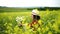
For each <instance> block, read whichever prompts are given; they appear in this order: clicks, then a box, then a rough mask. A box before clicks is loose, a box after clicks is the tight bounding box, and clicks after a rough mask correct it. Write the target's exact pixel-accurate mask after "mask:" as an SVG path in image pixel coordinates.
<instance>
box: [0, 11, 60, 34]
mask: <svg viewBox="0 0 60 34" xmlns="http://www.w3.org/2000/svg"><path fill="white" fill-rule="evenodd" d="M17 16H18V17H17ZM20 16H23V17H24V18H21V17H20ZM40 17H41V19H40V20H39V21H38V22H39V24H40V26H39V27H38V24H36V25H33V26H34V27H36V28H37V29H36V30H35V31H33V28H31V27H29V26H28V24H29V23H31V22H32V17H31V12H28V11H27V12H3V13H0V34H60V10H57V11H55V10H53V11H49V10H46V11H40ZM19 18H21V20H23V21H22V24H23V26H20V27H19V26H18V24H19V22H20V19H19Z"/></svg>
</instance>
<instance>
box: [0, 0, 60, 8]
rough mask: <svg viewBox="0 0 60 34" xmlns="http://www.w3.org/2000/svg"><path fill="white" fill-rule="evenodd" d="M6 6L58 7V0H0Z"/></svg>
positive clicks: (0, 3)
mask: <svg viewBox="0 0 60 34" xmlns="http://www.w3.org/2000/svg"><path fill="white" fill-rule="evenodd" d="M0 6H7V7H60V0H0Z"/></svg>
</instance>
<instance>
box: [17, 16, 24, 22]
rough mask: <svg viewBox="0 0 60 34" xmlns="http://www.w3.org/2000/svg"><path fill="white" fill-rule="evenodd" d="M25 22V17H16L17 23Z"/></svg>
mask: <svg viewBox="0 0 60 34" xmlns="http://www.w3.org/2000/svg"><path fill="white" fill-rule="evenodd" d="M23 20H24V17H23V16H17V17H16V21H17V22H21V21H23Z"/></svg>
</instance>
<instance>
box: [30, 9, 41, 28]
mask: <svg viewBox="0 0 60 34" xmlns="http://www.w3.org/2000/svg"><path fill="white" fill-rule="evenodd" d="M32 18H33V21H32V23H31V24H30V27H33V24H38V21H39V19H40V16H39V11H38V10H37V9H33V10H32Z"/></svg>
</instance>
